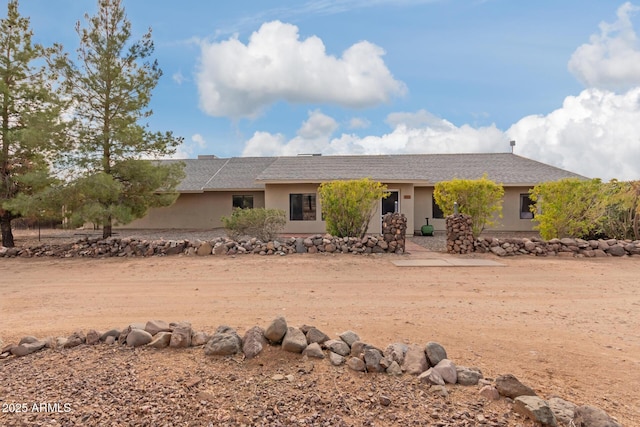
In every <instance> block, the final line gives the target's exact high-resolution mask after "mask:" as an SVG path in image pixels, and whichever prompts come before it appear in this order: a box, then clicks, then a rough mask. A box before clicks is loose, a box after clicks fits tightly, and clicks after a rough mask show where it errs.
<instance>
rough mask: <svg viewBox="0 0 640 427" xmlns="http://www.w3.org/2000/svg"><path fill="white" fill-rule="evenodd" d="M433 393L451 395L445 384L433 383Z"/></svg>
mask: <svg viewBox="0 0 640 427" xmlns="http://www.w3.org/2000/svg"><path fill="white" fill-rule="evenodd" d="M430 390H431V393H432V394H435V395H436V396H440V397H449V391H448V390H447V388H446V387H445V386H444V385H432V386H431V389H430Z"/></svg>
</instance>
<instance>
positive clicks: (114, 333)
mask: <svg viewBox="0 0 640 427" xmlns="http://www.w3.org/2000/svg"><path fill="white" fill-rule="evenodd" d="M120 332H122V331H120V329H111V330H109V331H107V332H105V333H104V334H102V335H100V341H106V340H107V337H114V338H118V337H119V336H120Z"/></svg>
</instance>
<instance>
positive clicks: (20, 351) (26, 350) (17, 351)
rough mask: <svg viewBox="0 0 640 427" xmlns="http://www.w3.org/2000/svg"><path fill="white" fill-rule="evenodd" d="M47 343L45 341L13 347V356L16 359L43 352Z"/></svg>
mask: <svg viewBox="0 0 640 427" xmlns="http://www.w3.org/2000/svg"><path fill="white" fill-rule="evenodd" d="M46 344H47V343H46V342H45V341H37V340H36V341H35V342H33V341H29V342H25V343H22V344H18V345H15V346H13V347H11V350H10V351H11V354H13V355H14V356H16V357H22V356H26V355H27V354H31V353H35V352H36V351H40V350H42V349H43V348H44V347H45V345H46Z"/></svg>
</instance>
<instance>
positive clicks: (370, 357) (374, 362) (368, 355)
mask: <svg viewBox="0 0 640 427" xmlns="http://www.w3.org/2000/svg"><path fill="white" fill-rule="evenodd" d="M381 360H382V352H381V351H380V350H378V349H377V348H367V349H366V350H365V351H364V363H365V365H366V368H367V372H384V371H385V368H383V367H382V366H380V361H381Z"/></svg>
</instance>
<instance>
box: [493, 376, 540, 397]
mask: <svg viewBox="0 0 640 427" xmlns="http://www.w3.org/2000/svg"><path fill="white" fill-rule="evenodd" d="M496 388H497V389H498V393H500V394H501V395H502V396H507V397H510V398H512V399H515V398H516V397H518V396H536V392H535V391H533V389H532V388H531V387H529V386H526V385H524V384H522V383H521V382H520V381H519V380H518V379H517V378H516V377H515V376H513V375H511V374H506V375H501V376H499V377H498V378H496Z"/></svg>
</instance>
